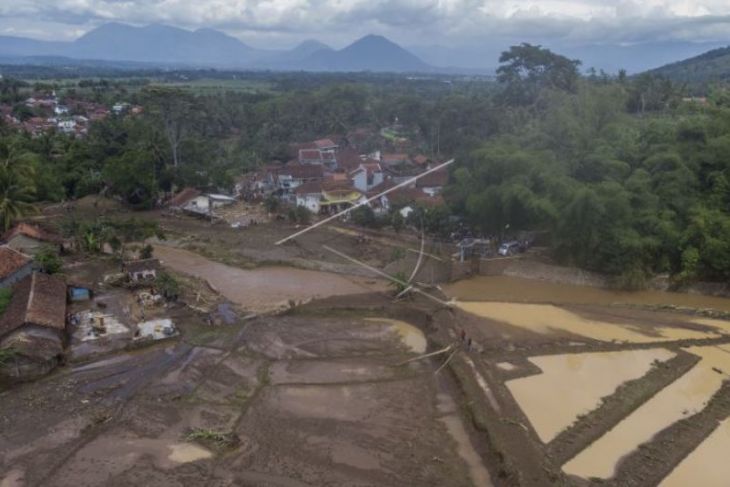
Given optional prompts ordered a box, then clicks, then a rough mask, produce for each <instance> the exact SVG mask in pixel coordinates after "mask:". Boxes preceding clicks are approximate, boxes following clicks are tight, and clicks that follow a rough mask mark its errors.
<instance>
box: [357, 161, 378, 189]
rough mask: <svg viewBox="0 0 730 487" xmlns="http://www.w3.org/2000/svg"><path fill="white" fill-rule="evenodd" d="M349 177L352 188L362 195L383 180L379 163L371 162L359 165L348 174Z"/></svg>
mask: <svg viewBox="0 0 730 487" xmlns="http://www.w3.org/2000/svg"><path fill="white" fill-rule="evenodd" d="M350 177H351V178H352V181H353V186H354V187H355V188H356V189H357V190H359V191H361V192H363V193H366V192H368V191H370V190H371V189H372V188H373V187H375V186H377V185H379V184H381V183H382V182H383V181H384V180H385V174H384V173H383V169H382V168H381V167H380V163H378V162H377V161H373V160H367V161H365V162H362V163H360V165H359V166H358V168H357V169H355V170H354V171H352V172H351V173H350Z"/></svg>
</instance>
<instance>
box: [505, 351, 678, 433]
mask: <svg viewBox="0 0 730 487" xmlns="http://www.w3.org/2000/svg"><path fill="white" fill-rule="evenodd" d="M674 355H675V354H674V353H673V352H670V351H669V350H664V349H658V348H657V349H648V350H627V351H618V352H596V353H576V354H566V355H548V356H543V357H531V358H530V359H529V360H530V362H532V363H533V364H535V365H536V366H537V367H539V368H540V370H541V371H542V373H541V374H538V375H533V376H530V377H524V378H520V379H515V380H511V381H509V382H507V387H508V388H509V390H510V392H511V393H512V395H513V397H514V398H515V400H516V401H517V403H518V404H519V406H520V408H522V410H523V412H524V413H525V414H526V415H527V417H528V419H529V420H530V422H531V423H532V425H533V427H534V428H535V431H536V432H537V434H538V436H539V437H540V439H541V440H542V441H543V442H544V443H548V442H549V441H551V440H552V439H553V438H555V436H557V435H558V433H560V432H561V431H563V430H564V429H565V428H567V427H568V426H570V425H571V424H572V423H573V422H574V421H575V420H576V418H577V417H578V416H579V415H580V414H584V413H587V412H589V411H591V410H593V409H595V408H596V407H597V406H598V405H599V404H600V402H601V398H602V397H605V396H608V395H610V394H612V393H613V392H614V391H615V390H616V389H617V388H618V387H619V386H620V385H621V384H622V383H624V382H626V381H629V380H633V379H638V378H639V377H641V376H643V375H644V374H646V372H648V371H649V368H650V367H651V366H652V364H653V363H654V362H655V361H660V362H661V361H666V360H669V359H670V358H672V357H674Z"/></svg>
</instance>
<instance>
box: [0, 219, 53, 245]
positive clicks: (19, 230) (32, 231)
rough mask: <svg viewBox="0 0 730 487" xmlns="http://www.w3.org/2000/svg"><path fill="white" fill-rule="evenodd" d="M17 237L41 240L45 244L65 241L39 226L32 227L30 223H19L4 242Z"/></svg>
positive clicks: (7, 233)
mask: <svg viewBox="0 0 730 487" xmlns="http://www.w3.org/2000/svg"><path fill="white" fill-rule="evenodd" d="M16 235H23V236H25V237H28V238H32V239H35V240H40V241H43V242H52V243H61V242H62V241H63V239H62V238H61V237H59V236H58V235H56V234H54V233H51V232H49V231H48V230H45V229H43V228H41V227H39V226H37V225H31V224H30V223H18V224H17V225H15V226H14V227H13V228H11V229H10V230H8V231H7V232H6V233H5V235H3V238H2V240H3V241H5V242H7V241H9V240H11V239H12V238H13V237H15V236H16Z"/></svg>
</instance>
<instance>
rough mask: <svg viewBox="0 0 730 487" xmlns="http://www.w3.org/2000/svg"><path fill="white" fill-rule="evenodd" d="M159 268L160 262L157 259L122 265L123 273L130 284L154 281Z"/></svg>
mask: <svg viewBox="0 0 730 487" xmlns="http://www.w3.org/2000/svg"><path fill="white" fill-rule="evenodd" d="M159 268H160V261H159V260H157V259H142V260H133V261H129V262H125V263H124V271H125V272H126V273H127V277H129V280H130V281H132V282H139V281H151V280H153V279H155V278H156V277H157V270H158V269H159Z"/></svg>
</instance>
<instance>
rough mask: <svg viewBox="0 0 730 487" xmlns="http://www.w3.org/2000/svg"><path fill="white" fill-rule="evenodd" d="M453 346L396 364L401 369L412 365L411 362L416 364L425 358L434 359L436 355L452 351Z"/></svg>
mask: <svg viewBox="0 0 730 487" xmlns="http://www.w3.org/2000/svg"><path fill="white" fill-rule="evenodd" d="M453 347H454V346H453V345H447V346H446V347H444V348H442V349H441V350H436V351H435V352H431V353H427V354H425V355H419V356H418V357H413V358H409V359H408V360H405V361H403V362H401V363H399V364H395V365H396V367H400V366H401V365H406V364H410V363H411V362H416V361H418V360H423V359H425V358H429V357H434V356H436V355H441V354H443V353H446V352H449V351H451V349H452V348H453Z"/></svg>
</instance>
